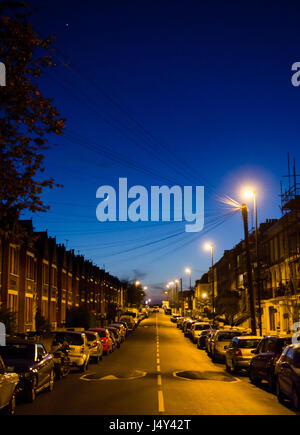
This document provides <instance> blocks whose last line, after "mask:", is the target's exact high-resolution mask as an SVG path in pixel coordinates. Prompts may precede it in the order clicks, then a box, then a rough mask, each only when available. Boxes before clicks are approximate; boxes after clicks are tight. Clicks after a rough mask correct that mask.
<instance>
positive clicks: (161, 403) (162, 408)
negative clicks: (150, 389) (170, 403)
mask: <svg viewBox="0 0 300 435" xmlns="http://www.w3.org/2000/svg"><path fill="white" fill-rule="evenodd" d="M157 394H158V412H165V404H164V396H163V392H162V390H158V392H157Z"/></svg>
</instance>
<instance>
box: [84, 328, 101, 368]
mask: <svg viewBox="0 0 300 435" xmlns="http://www.w3.org/2000/svg"><path fill="white" fill-rule="evenodd" d="M85 335H86V338H87V343H88V347H89V348H90V359H91V360H92V359H93V360H94V361H95V362H96V364H98V362H99V361H100V360H101V359H102V356H103V344H102V341H101V339H100V337H99V334H98V332H96V331H86V332H85Z"/></svg>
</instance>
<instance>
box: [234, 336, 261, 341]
mask: <svg viewBox="0 0 300 435" xmlns="http://www.w3.org/2000/svg"><path fill="white" fill-rule="evenodd" d="M234 338H238V339H239V340H249V339H250V340H254V339H258V340H262V339H263V337H259V336H258V335H241V336H238V337H234Z"/></svg>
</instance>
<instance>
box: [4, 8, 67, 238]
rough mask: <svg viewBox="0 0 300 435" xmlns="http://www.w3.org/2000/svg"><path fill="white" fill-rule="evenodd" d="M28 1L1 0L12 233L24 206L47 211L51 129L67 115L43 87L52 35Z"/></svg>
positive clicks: (7, 216) (58, 128)
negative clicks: (44, 33) (36, 24)
mask: <svg viewBox="0 0 300 435" xmlns="http://www.w3.org/2000/svg"><path fill="white" fill-rule="evenodd" d="M30 15H31V13H30V11H29V8H28V6H27V5H26V3H20V2H5V1H4V2H0V19H1V21H0V61H1V62H3V63H4V64H5V67H6V86H3V87H0V235H5V236H7V237H8V236H9V235H11V234H12V233H13V231H14V227H15V225H16V222H17V220H18V217H19V215H20V213H21V212H22V211H24V210H29V211H31V212H43V211H46V210H47V209H48V207H47V206H46V205H45V204H44V203H43V201H42V199H41V193H42V191H43V189H44V188H45V187H49V188H53V187H54V186H55V182H54V180H53V179H52V178H45V177H43V176H42V172H44V167H43V160H44V151H45V150H46V149H47V148H48V145H47V142H48V137H49V135H52V134H54V135H61V134H62V132H63V129H64V124H65V120H64V119H62V118H61V117H60V115H59V113H58V111H57V109H56V108H55V107H54V106H53V104H52V99H50V98H47V97H45V96H44V95H43V94H42V92H41V91H40V89H39V83H38V79H39V77H40V76H41V75H42V73H43V71H44V70H45V69H46V68H48V67H50V66H54V65H55V63H54V61H53V58H52V56H53V50H52V49H51V43H52V38H49V39H45V40H44V39H41V38H40V37H39V36H38V35H37V33H36V32H34V30H33V28H32V25H31V24H30V23H29V21H28V19H29V16H30Z"/></svg>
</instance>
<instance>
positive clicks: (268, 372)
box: [249, 336, 291, 390]
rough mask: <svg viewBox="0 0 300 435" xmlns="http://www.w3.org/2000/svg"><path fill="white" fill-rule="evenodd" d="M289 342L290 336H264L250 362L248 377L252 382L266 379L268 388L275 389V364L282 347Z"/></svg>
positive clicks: (253, 351)
mask: <svg viewBox="0 0 300 435" xmlns="http://www.w3.org/2000/svg"><path fill="white" fill-rule="evenodd" d="M289 344H291V337H276V336H267V337H264V338H263V339H262V340H261V342H260V343H259V345H258V346H257V348H256V349H255V350H252V353H253V354H254V356H253V358H252V359H251V362H250V367H249V378H250V380H251V382H252V383H253V384H259V383H260V382H261V381H262V380H263V379H264V380H266V381H268V383H269V388H270V390H274V389H275V365H276V363H277V361H278V360H279V358H280V356H281V354H282V351H283V349H284V348H285V347H286V346H287V345H289Z"/></svg>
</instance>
